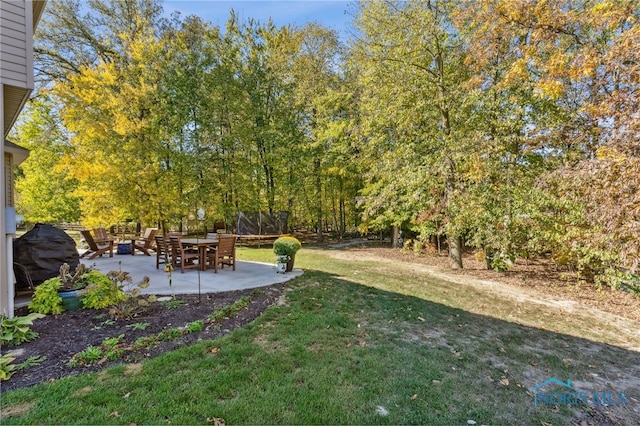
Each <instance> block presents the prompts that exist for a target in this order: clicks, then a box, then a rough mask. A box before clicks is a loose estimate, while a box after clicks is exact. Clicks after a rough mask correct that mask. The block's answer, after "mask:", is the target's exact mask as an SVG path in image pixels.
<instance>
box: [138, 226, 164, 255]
mask: <svg viewBox="0 0 640 426" xmlns="http://www.w3.org/2000/svg"><path fill="white" fill-rule="evenodd" d="M156 232H158V228H147V229H145V230H144V234H143V235H142V237H134V238H132V239H131V254H132V255H133V254H134V253H135V251H136V250H140V251H141V252H143V253H144V254H146V255H147V256H151V253H149V250H153V245H154V244H155V242H156V240H155V236H156Z"/></svg>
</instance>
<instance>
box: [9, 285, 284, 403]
mask: <svg viewBox="0 0 640 426" xmlns="http://www.w3.org/2000/svg"><path fill="white" fill-rule="evenodd" d="M283 289H284V284H277V285H273V286H269V287H262V288H260V289H254V290H240V291H232V292H225V293H216V294H203V295H202V296H201V297H199V296H198V295H176V296H175V300H178V301H180V302H182V303H181V304H180V306H178V307H171V306H170V305H169V304H163V303H161V302H155V303H153V304H151V305H150V306H149V308H148V309H147V310H146V311H145V312H144V313H142V314H140V315H137V316H136V317H134V318H131V319H118V320H113V319H112V318H111V317H110V316H109V315H108V313H107V311H106V310H90V309H82V310H79V311H72V312H64V313H63V314H61V315H56V316H53V315H47V316H46V317H45V318H42V319H39V320H36V321H35V322H34V325H33V326H32V327H31V329H32V330H33V331H35V332H37V333H38V334H39V336H38V338H37V339H35V340H33V341H32V342H28V343H23V344H22V345H20V346H18V347H17V348H11V347H2V348H1V349H2V351H1V352H2V354H5V353H8V352H12V353H13V356H15V357H16V360H15V361H14V362H13V363H14V364H19V363H21V362H24V361H25V360H26V359H28V358H29V357H31V356H45V357H46V359H45V361H44V362H43V363H42V364H39V365H36V366H30V367H28V368H26V369H24V370H19V371H17V372H15V373H14V374H13V376H12V377H11V378H10V379H9V380H8V381H4V382H1V383H0V390H1V391H2V392H4V391H8V390H15V389H19V388H23V387H27V386H32V385H35V384H37V383H41V382H45V381H53V380H57V379H60V378H62V377H65V376H69V375H74V374H79V373H83V372H88V371H97V370H100V369H103V368H105V367H106V366H109V365H112V364H114V363H119V362H123V361H124V362H127V363H131V364H130V367H128V369H129V370H128V371H130V372H131V374H135V371H136V366H139V365H140V364H137V362H138V361H140V360H142V359H145V358H149V357H152V356H156V355H159V354H161V353H164V352H167V351H171V350H173V349H176V348H178V347H181V346H185V345H189V344H192V343H195V342H196V341H198V340H202V339H212V338H215V337H218V336H220V335H222V334H225V333H229V332H230V331H232V330H234V329H236V328H238V327H242V326H243V325H245V324H247V323H248V322H250V321H253V320H254V319H255V318H257V317H258V316H259V315H260V314H262V313H263V312H264V310H265V309H266V308H267V307H268V306H270V305H272V304H274V303H275V302H276V301H277V300H281V299H280V298H281V297H282V296H283V293H284V292H283ZM243 296H248V297H250V298H251V302H250V303H249V305H248V307H247V308H246V309H242V310H240V311H239V312H238V314H237V315H235V316H232V317H230V318H226V319H224V320H222V321H220V322H216V323H206V328H205V330H204V331H202V332H199V333H192V334H183V335H182V336H180V337H178V338H177V339H174V340H171V341H165V342H161V343H160V344H158V345H157V346H154V347H152V348H150V349H146V350H141V351H131V352H127V355H126V357H125V358H124V359H120V360H117V361H112V362H102V363H100V364H99V365H96V366H91V367H85V366H79V367H70V366H68V365H67V362H68V361H69V359H70V358H71V357H72V356H73V355H74V354H76V353H79V352H81V351H83V350H85V349H86V348H87V347H88V346H89V345H92V346H100V344H101V343H102V342H103V341H104V339H106V338H111V337H117V336H119V335H121V334H124V338H123V340H122V342H124V343H126V344H127V345H132V344H133V342H135V341H136V339H138V338H140V337H144V336H151V335H153V334H157V333H160V332H161V331H163V330H166V329H170V328H176V327H184V326H185V325H186V324H188V323H191V322H193V321H197V320H203V319H205V318H207V317H208V316H209V315H210V314H212V313H213V312H215V310H216V309H219V308H223V307H226V306H230V305H232V304H233V303H234V302H236V301H237V300H239V299H240V298H241V297H243ZM28 313H29V311H28V309H27V308H22V309H19V310H17V311H16V315H18V316H22V315H26V314H28ZM142 327H144V329H141V328H142Z"/></svg>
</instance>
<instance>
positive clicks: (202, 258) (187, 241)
mask: <svg viewBox="0 0 640 426" xmlns="http://www.w3.org/2000/svg"><path fill="white" fill-rule="evenodd" d="M181 241H182V245H183V246H187V247H197V248H198V254H199V259H198V261H199V264H200V270H201V271H206V269H207V262H206V260H207V249H208V248H210V247H217V246H218V243H219V242H220V240H218V239H217V238H182V239H181Z"/></svg>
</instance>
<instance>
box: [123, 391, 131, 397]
mask: <svg viewBox="0 0 640 426" xmlns="http://www.w3.org/2000/svg"><path fill="white" fill-rule="evenodd" d="M130 396H131V392H127V393H125V394H124V396H123V398H129V397H130Z"/></svg>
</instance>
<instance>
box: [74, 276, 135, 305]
mask: <svg viewBox="0 0 640 426" xmlns="http://www.w3.org/2000/svg"><path fill="white" fill-rule="evenodd" d="M83 280H84V281H85V282H86V283H87V289H86V293H85V295H84V298H83V299H82V305H83V306H84V307H85V308H89V309H103V308H108V307H109V306H114V305H116V304H117V303H120V302H122V301H124V300H125V299H126V298H127V295H126V294H125V293H124V292H123V291H122V289H121V288H120V286H119V285H118V282H117V281H116V280H114V279H110V278H109V277H108V276H106V275H105V274H103V273H101V272H98V271H91V272H89V273H87V274H85V275H84V276H83Z"/></svg>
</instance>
